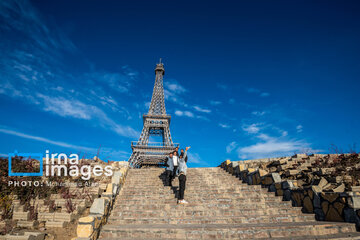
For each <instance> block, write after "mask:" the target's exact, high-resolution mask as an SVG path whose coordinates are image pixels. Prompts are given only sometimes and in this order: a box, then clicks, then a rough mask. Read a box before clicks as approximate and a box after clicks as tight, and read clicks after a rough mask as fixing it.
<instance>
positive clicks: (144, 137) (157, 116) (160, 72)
mask: <svg viewBox="0 0 360 240" xmlns="http://www.w3.org/2000/svg"><path fill="white" fill-rule="evenodd" d="M164 74H165V69H164V64H163V63H162V62H161V59H160V62H159V63H158V64H156V68H155V84H154V89H153V94H152V97H151V103H150V107H149V112H148V113H147V114H144V115H143V129H142V131H141V134H140V137H139V140H138V141H134V142H131V149H132V154H131V157H130V158H129V163H130V166H132V167H144V166H161V165H163V164H164V162H165V160H166V156H167V155H168V154H169V153H170V152H172V151H174V149H175V148H176V146H178V144H174V143H173V141H172V139H171V134H170V120H171V116H170V115H167V114H166V108H165V96H164V82H163V77H164ZM151 136H160V138H161V139H162V142H149V138H150V137H151Z"/></svg>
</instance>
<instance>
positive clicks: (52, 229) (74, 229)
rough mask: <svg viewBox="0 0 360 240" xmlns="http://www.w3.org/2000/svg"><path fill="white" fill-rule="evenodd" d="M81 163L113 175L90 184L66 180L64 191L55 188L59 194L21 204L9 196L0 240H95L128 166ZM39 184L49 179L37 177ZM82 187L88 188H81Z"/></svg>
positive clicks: (82, 160)
mask: <svg viewBox="0 0 360 240" xmlns="http://www.w3.org/2000/svg"><path fill="white" fill-rule="evenodd" d="M81 163H82V164H86V165H90V166H91V167H94V166H97V165H101V166H102V167H103V168H104V167H106V166H108V165H111V166H112V169H113V175H112V176H110V177H108V176H105V175H100V176H93V177H92V178H91V179H90V181H82V180H81V179H80V177H79V176H77V177H67V178H64V179H65V181H64V182H63V183H64V185H66V186H67V187H64V188H59V190H61V191H59V192H56V193H51V194H49V196H48V197H46V198H41V199H40V198H38V197H36V198H35V199H31V200H29V201H27V202H25V203H24V201H23V200H20V198H19V196H17V195H11V196H9V199H10V203H11V206H10V207H11V218H10V219H6V220H1V221H0V228H1V229H10V231H8V232H7V234H6V235H0V240H2V239H17V240H29V239H39V240H44V239H61V240H62V239H71V238H72V237H74V236H78V237H80V238H81V239H84V238H85V239H96V237H97V234H98V230H99V229H100V227H101V225H102V224H104V223H105V222H106V220H107V216H108V213H109V211H110V210H111V208H112V204H113V202H114V199H115V197H116V195H117V194H118V193H119V191H120V189H121V186H122V184H123V183H124V180H125V177H126V174H127V170H128V168H129V165H128V162H110V163H105V162H103V161H101V160H100V159H98V158H94V159H81ZM41 180H43V181H47V180H49V179H48V178H47V177H41ZM86 183H89V184H91V185H84V184H86ZM24 188H25V187H24ZM64 191H65V192H64ZM65 195H66V196H65ZM84 216H87V217H85V218H84Z"/></svg>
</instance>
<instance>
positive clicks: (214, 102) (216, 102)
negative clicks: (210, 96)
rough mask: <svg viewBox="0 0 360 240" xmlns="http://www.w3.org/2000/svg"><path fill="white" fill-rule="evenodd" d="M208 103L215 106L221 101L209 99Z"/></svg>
mask: <svg viewBox="0 0 360 240" xmlns="http://www.w3.org/2000/svg"><path fill="white" fill-rule="evenodd" d="M210 104H211V105H213V106H217V105H220V104H221V102H220V101H214V100H211V101H210Z"/></svg>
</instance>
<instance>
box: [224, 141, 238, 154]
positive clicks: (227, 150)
mask: <svg viewBox="0 0 360 240" xmlns="http://www.w3.org/2000/svg"><path fill="white" fill-rule="evenodd" d="M236 147H237V143H236V142H231V143H229V145H227V146H226V153H231V152H232V151H233V150H234V149H235V148H236Z"/></svg>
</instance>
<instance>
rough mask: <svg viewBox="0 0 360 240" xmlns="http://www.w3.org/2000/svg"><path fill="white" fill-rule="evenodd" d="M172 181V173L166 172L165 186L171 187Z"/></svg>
mask: <svg viewBox="0 0 360 240" xmlns="http://www.w3.org/2000/svg"><path fill="white" fill-rule="evenodd" d="M172 179H173V171H171V170H166V183H165V184H166V186H171V182H172Z"/></svg>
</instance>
